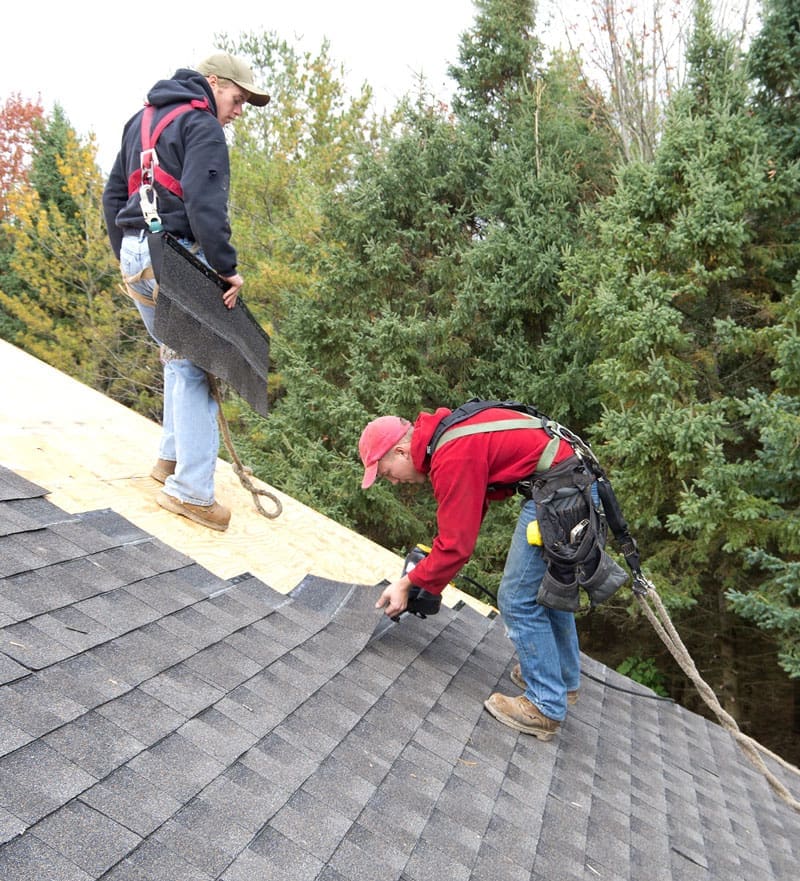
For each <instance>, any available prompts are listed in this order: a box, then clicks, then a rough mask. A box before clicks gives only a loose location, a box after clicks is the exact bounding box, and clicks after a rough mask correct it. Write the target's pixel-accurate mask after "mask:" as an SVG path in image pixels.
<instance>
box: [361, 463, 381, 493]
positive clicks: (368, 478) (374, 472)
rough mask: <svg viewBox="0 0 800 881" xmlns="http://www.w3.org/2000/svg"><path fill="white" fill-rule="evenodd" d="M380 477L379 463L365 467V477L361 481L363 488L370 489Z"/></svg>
mask: <svg viewBox="0 0 800 881" xmlns="http://www.w3.org/2000/svg"><path fill="white" fill-rule="evenodd" d="M377 477H378V463H377V462H375V463H374V464H372V465H367V467H366V468H365V469H364V479H363V480H362V481H361V489H369V488H370V487H371V486H372V484H373V483H375V480H376V479H377Z"/></svg>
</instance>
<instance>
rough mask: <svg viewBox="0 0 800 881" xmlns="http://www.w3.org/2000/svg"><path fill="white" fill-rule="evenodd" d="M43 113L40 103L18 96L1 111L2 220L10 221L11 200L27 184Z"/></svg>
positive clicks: (0, 215)
mask: <svg viewBox="0 0 800 881" xmlns="http://www.w3.org/2000/svg"><path fill="white" fill-rule="evenodd" d="M43 113H44V109H43V108H42V103H41V101H40V100H39V99H37V100H36V101H35V102H34V101H29V100H26V99H24V98H23V97H22V96H21V95H19V94H18V93H15V94H12V95H10V96H9V97H8V98H7V99H6V102H5V104H3V106H2V108H0V220H5V219H6V218H7V217H8V210H9V206H8V196H9V193H11V192H12V191H13V190H14V189H16V188H17V187H19V185H20V184H24V183H25V182H26V181H27V175H28V170H29V168H30V162H31V155H32V152H33V140H34V134H35V130H36V125H37V124H38V123H39V122H40V121H41V119H42V116H43Z"/></svg>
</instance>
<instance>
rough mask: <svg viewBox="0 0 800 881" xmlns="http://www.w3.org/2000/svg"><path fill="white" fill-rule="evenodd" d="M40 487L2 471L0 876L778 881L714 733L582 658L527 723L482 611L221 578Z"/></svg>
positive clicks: (784, 880)
mask: <svg viewBox="0 0 800 881" xmlns="http://www.w3.org/2000/svg"><path fill="white" fill-rule="evenodd" d="M46 495H47V492H46V490H44V489H42V488H41V487H38V486H36V485H35V484H32V483H30V482H29V481H26V480H24V479H22V478H21V477H19V476H17V475H16V474H14V473H13V472H11V471H9V470H7V469H4V468H0V879H2V881H98V879H103V881H271V879H276V881H277V879H280V881H371V879H375V881H442V879H448V881H468V879H471V881H489V879H491V881H572V879H581V881H583V879H588V878H591V879H610V881H662V879H663V881H666V879H671V881H695V879H703V881H708V879H718V881H736V879H742V881H745V879H746V881H796V879H797V877H798V870H797V866H798V860H800V821H798V817H797V815H796V814H795V813H793V812H792V811H791V809H790V808H789V807H788V806H786V805H785V804H783V803H782V802H781V801H780V800H779V799H777V798H776V797H775V796H774V795H773V794H772V791H771V790H770V789H769V787H768V785H767V783H766V781H765V780H764V779H763V777H762V776H761V775H759V774H758V773H757V772H756V771H755V769H753V768H752V766H751V765H750V764H749V763H748V762H747V761H746V759H745V758H744V757H743V755H742V754H741V752H740V750H739V749H738V747H737V746H736V744H735V743H734V741H733V740H732V738H731V737H730V736H729V735H728V734H727V733H726V732H725V731H723V730H722V729H721V728H720V727H719V726H717V725H714V724H713V723H711V722H709V721H707V720H705V719H703V718H701V717H699V716H697V715H694V714H692V713H690V712H688V711H686V710H684V709H682V708H681V707H678V706H676V705H674V704H671V703H667V702H663V701H657V700H654V699H653V697H654V696H653V695H652V693H651V692H649V691H648V690H647V689H645V688H643V687H642V686H639V685H636V684H635V683H632V682H630V681H629V680H627V679H624V678H623V677H621V676H619V675H618V674H616V673H614V672H613V671H610V670H608V669H607V668H605V667H603V666H602V665H600V664H598V663H596V662H594V661H592V660H591V659H590V658H588V657H586V656H583V657H582V663H583V670H584V674H585V676H584V681H583V683H582V688H581V695H580V700H579V702H578V704H577V705H576V706H575V707H573V708H571V709H570V714H569V716H568V718H567V720H566V722H565V723H564V724H563V725H562V728H561V731H560V733H559V735H558V736H557V738H556V739H555V740H554V741H552V742H550V743H541V742H539V741H537V740H534V739H531V738H529V737H526V736H525V735H522V734H517V733H516V732H513V731H511V730H510V729H508V728H505V727H504V726H502V725H500V724H499V723H497V722H496V721H495V720H494V719H492V718H491V717H490V716H489V715H488V714H487V713H486V712H485V711H484V710H483V706H482V704H483V700H484V698H485V697H486V696H488V694H489V693H490V692H491V691H493V690H498V689H499V690H502V691H505V692H507V693H514V691H513V688H514V687H513V686H512V685H511V683H510V680H509V679H508V672H509V670H510V668H511V666H512V665H513V663H514V657H513V650H512V646H511V643H510V642H509V641H508V639H507V638H506V637H505V635H504V631H503V626H502V622H501V621H500V620H499V619H492V618H490V617H485V616H483V615H481V614H479V613H478V612H476V611H475V610H473V609H471V608H469V607H463V608H460V609H459V608H455V609H448V608H446V607H443V608H442V611H441V612H440V613H439V614H438V615H437V616H435V617H431V618H428V619H426V620H424V621H423V620H419V619H407V620H404V621H402V622H401V623H400V624H398V625H394V624H390V623H389V622H387V621H386V620H385V619H384V618H383V617H382V616H380V615H379V614H378V613H376V611H375V609H374V604H375V600H376V598H377V596H378V593H379V591H380V586H377V585H354V584H343V583H339V582H335V581H330V580H327V579H324V578H319V577H316V576H313V575H309V576H308V577H307V578H305V579H303V581H302V582H301V583H300V584H299V585H298V586H297V587H296V588H295V590H294V591H292V592H291V594H289V595H288V596H287V595H284V594H281V593H278V592H276V591H274V590H272V589H271V588H269V587H268V586H267V585H265V584H263V583H262V582H261V581H260V580H258V579H257V578H254V577H252V576H250V575H248V574H247V573H244V574H243V575H242V576H240V577H237V578H233V579H230V580H227V581H225V580H222V579H219V578H217V577H216V576H214V575H212V574H211V573H210V572H208V571H207V570H205V569H203V568H202V567H201V566H198V565H197V564H196V563H194V562H193V561H192V560H191V559H190V558H188V557H186V556H184V555H183V554H180V553H178V552H176V551H175V550H173V549H171V548H170V547H168V546H166V545H165V544H163V543H162V542H160V541H159V540H158V539H157V538H156V537H154V536H152V535H148V534H147V533H145V532H143V531H142V530H140V529H138V528H137V527H135V526H134V525H133V524H131V523H130V522H128V521H126V520H125V519H124V518H122V517H120V516H118V515H116V514H114V513H113V512H112V511H95V512H90V513H87V514H82V515H77V516H76V515H69V514H66V513H65V512H63V511H59V509H58V508H55V507H54V506H53V505H51V504H50V503H49V502H48V501H47V499H46V498H45V496H46ZM619 689H624V690H619Z"/></svg>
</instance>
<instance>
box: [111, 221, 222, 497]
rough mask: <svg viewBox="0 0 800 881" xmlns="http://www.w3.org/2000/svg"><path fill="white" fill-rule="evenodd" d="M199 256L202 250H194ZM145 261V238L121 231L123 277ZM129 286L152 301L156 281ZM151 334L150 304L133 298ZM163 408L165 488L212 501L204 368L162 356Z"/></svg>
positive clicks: (211, 424)
mask: <svg viewBox="0 0 800 881" xmlns="http://www.w3.org/2000/svg"><path fill="white" fill-rule="evenodd" d="M197 256H198V257H199V258H200V259H203V254H202V252H200V253H198V255H197ZM149 264H150V251H149V248H148V245H147V237H146V236H145V235H144V234H142V235H126V236H125V237H124V238H123V239H122V249H121V252H120V269H121V271H122V274H123V276H131V275H136V274H137V273H138V272H140V271H141V270H142V269H144V268H145V267H146V266H149ZM131 287H132V288H133V289H134V290H135V291H136V292H137V293H139V294H142V295H143V296H145V297H147V298H149V299H151V300H152V296H153V290H154V288H155V282H154V281H153V280H152V279H148V280H144V281H139V282H136V283H135V284H132V285H131ZM134 302H135V303H136V307H137V309H138V310H139V314H140V315H141V317H142V321H143V322H144V326H145V327H146V328H147V332H148V333H149V334H150V336H151V337H152V338H153V339H154V340H155V341H156V342H157V343H158V344H159V345H160V344H161V340H159V339H158V337H157V336H156V334H155V315H156V310H155V305H152V306H150V305H145V304H144V303H140V302H139V301H138V300H135V301H134ZM163 363H164V411H163V419H162V430H161V444H160V447H159V453H158V457H159V458H160V459H167V460H168V461H170V462H175V463H176V464H175V473H174V474H172V475H170V476H169V477H168V478H167V480H166V483H165V484H164V491H165V492H166V493H167V494H168V495H170V496H173V497H174V498H177V499H180V500H181V501H182V502H189V503H190V504H192V505H211V504H213V502H214V469H215V468H216V464H217V456H218V455H219V428H218V426H217V410H218V407H217V402H216V400H215V399H214V396H213V395H212V394H211V388H210V386H209V383H208V376H207V375H206V372H205V371H204V370H203V369H202V368H200V367H198V366H197V365H196V364H193V363H192V362H191V361H189V360H188V358H169V359H163Z"/></svg>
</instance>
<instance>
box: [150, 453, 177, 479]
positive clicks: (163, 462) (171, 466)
mask: <svg viewBox="0 0 800 881" xmlns="http://www.w3.org/2000/svg"><path fill="white" fill-rule="evenodd" d="M174 473H175V462H172V461H170V460H169V459H157V460H156V464H155V465H153V470H152V471H151V472H150V476H151V477H152V478H153V480H157V481H158V482H159V483H165V482H166V480H167V478H168V477H169V476H170V474H174Z"/></svg>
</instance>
